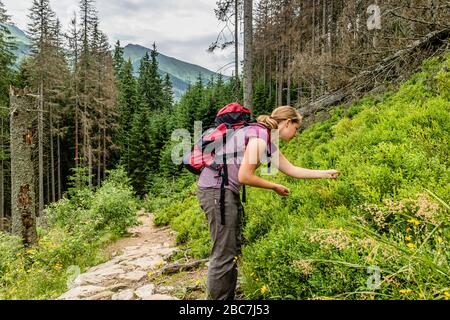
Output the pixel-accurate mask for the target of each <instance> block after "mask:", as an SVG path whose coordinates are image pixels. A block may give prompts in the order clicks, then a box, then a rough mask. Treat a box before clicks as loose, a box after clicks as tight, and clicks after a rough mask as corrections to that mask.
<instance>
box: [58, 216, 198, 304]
mask: <svg viewBox="0 0 450 320" xmlns="http://www.w3.org/2000/svg"><path fill="white" fill-rule="evenodd" d="M138 215H139V220H140V221H141V222H142V225H140V226H138V227H135V228H133V229H131V230H130V234H131V236H130V237H127V238H123V239H120V240H118V241H116V242H115V243H113V244H111V245H110V246H109V247H108V248H107V249H106V251H107V253H108V254H109V255H110V256H111V257H112V258H111V260H109V261H107V262H105V263H103V264H100V265H98V266H95V267H93V268H91V269H89V270H87V271H86V272H85V273H82V274H80V275H78V276H77V277H76V279H75V280H74V281H73V283H71V286H70V290H69V291H67V292H66V293H65V294H63V295H62V296H60V297H59V299H62V300H78V299H86V300H110V299H112V300H170V299H203V296H204V294H203V292H204V282H205V277H206V267H205V266H202V267H200V268H197V269H195V270H193V271H190V272H178V273H175V274H173V275H170V276H166V275H162V274H161V272H160V271H161V270H162V268H164V267H165V266H167V265H168V264H169V261H170V260H171V257H173V255H174V253H176V251H177V250H179V249H177V247H176V244H175V235H174V233H173V232H172V231H171V229H170V227H162V228H161V227H156V226H155V225H154V224H153V222H152V221H153V217H152V216H151V215H149V214H146V213H145V212H144V211H140V212H139V214H138Z"/></svg>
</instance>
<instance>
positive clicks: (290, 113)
mask: <svg viewBox="0 0 450 320" xmlns="http://www.w3.org/2000/svg"><path fill="white" fill-rule="evenodd" d="M288 119H290V120H291V121H292V122H295V123H299V124H302V119H303V117H302V116H301V114H300V113H299V112H298V111H297V110H296V109H295V108H293V107H291V106H281V107H278V108H276V109H275V110H273V111H272V114H271V115H270V116H268V115H261V116H259V117H258V118H257V119H256V121H257V122H258V123H262V124H263V125H265V126H266V127H267V128H269V129H278V125H279V124H280V122H281V121H284V120H288Z"/></svg>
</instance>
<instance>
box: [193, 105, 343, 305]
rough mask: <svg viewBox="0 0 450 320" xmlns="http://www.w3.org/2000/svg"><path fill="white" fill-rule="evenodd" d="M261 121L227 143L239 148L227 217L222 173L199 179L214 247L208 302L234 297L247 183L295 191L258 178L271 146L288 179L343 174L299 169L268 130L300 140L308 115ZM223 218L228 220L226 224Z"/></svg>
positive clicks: (280, 113)
mask: <svg viewBox="0 0 450 320" xmlns="http://www.w3.org/2000/svg"><path fill="white" fill-rule="evenodd" d="M257 122H258V123H259V124H260V125H259V126H258V125H252V126H246V127H242V128H240V129H238V130H237V131H236V132H235V133H234V135H240V137H241V138H242V139H230V141H228V142H227V143H226V144H225V149H226V150H233V151H234V154H235V155H237V159H234V160H236V161H234V160H233V161H232V163H230V161H228V160H227V164H226V166H227V171H228V185H227V186H226V187H225V188H224V192H225V193H224V207H225V208H224V211H225V212H224V217H222V215H221V210H220V209H221V208H220V198H221V183H222V181H221V179H222V177H221V176H220V175H218V174H217V171H215V170H212V169H210V168H208V167H205V168H204V169H203V170H202V172H201V174H200V176H199V179H198V190H197V197H198V199H199V202H200V206H201V208H202V209H203V210H204V211H205V214H206V217H207V219H208V223H209V230H210V236H211V240H212V243H213V247H212V251H211V254H210V258H209V267H208V276H207V280H206V285H207V298H208V299H214V300H232V299H234V295H235V289H236V283H237V275H238V272H237V264H236V262H237V261H236V260H237V257H238V255H239V254H240V249H241V248H240V247H241V227H242V225H241V221H242V218H243V217H242V216H243V207H242V204H241V201H240V198H239V192H240V187H241V185H248V186H253V187H258V188H263V189H270V190H273V191H275V192H276V193H278V194H279V195H280V196H288V195H289V189H288V188H286V187H285V186H283V185H280V184H276V183H273V182H270V181H267V180H265V179H263V178H261V177H258V176H256V175H255V171H256V169H257V168H258V167H259V166H260V164H261V162H263V161H265V160H268V159H266V158H265V156H266V154H267V148H268V147H270V148H271V157H270V161H271V163H272V164H273V165H275V166H276V167H277V168H278V170H280V171H281V172H283V173H284V174H286V175H288V176H291V177H294V178H297V179H320V178H327V179H335V178H336V177H337V175H338V172H337V171H336V170H310V169H304V168H300V167H296V166H294V165H292V164H291V163H290V162H289V161H288V160H287V159H286V158H285V157H284V156H283V154H282V153H281V151H280V150H278V149H277V148H276V146H275V145H274V144H273V143H272V142H271V141H269V140H270V138H269V137H270V135H269V133H268V130H267V129H269V130H271V132H274V130H276V132H275V133H278V136H279V138H280V139H281V140H283V141H286V142H288V141H290V140H291V139H292V138H294V136H295V135H296V133H297V131H298V129H299V128H300V126H301V123H302V116H301V115H300V113H299V112H298V111H297V110H295V109H294V108H293V107H290V106H281V107H278V108H276V109H275V110H273V112H272V114H271V115H270V116H268V115H262V116H259V117H258V118H257ZM261 124H262V125H261ZM236 141H241V143H237V142H236ZM244 141H245V143H243V142H244ZM269 142H270V145H269ZM236 144H237V145H236ZM226 150H225V152H226V154H227V153H228V152H227V151H226ZM236 151H237V153H236ZM239 151H241V152H239ZM222 153H223V151H222ZM222 214H223V212H222ZM221 219H224V221H225V223H223V221H222V220H221Z"/></svg>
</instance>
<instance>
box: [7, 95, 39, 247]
mask: <svg viewBox="0 0 450 320" xmlns="http://www.w3.org/2000/svg"><path fill="white" fill-rule="evenodd" d="M10 104H11V111H10V120H11V121H10V134H11V207H12V208H11V216H12V232H13V234H15V235H18V236H20V237H22V239H23V242H24V244H25V245H30V244H33V243H35V242H36V241H37V233H36V212H35V192H34V180H35V177H34V170H33V160H32V151H33V148H34V145H33V129H32V128H33V120H34V118H35V117H36V110H35V108H34V106H35V104H36V98H35V97H34V96H32V95H31V94H28V93H27V91H26V89H25V90H19V89H14V88H12V87H11V89H10Z"/></svg>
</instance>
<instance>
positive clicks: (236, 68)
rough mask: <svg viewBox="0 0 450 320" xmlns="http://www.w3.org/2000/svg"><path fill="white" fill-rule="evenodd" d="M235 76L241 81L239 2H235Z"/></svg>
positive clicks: (236, 0)
mask: <svg viewBox="0 0 450 320" xmlns="http://www.w3.org/2000/svg"><path fill="white" fill-rule="evenodd" d="M234 62H235V63H234V76H235V77H236V81H239V0H234Z"/></svg>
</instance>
